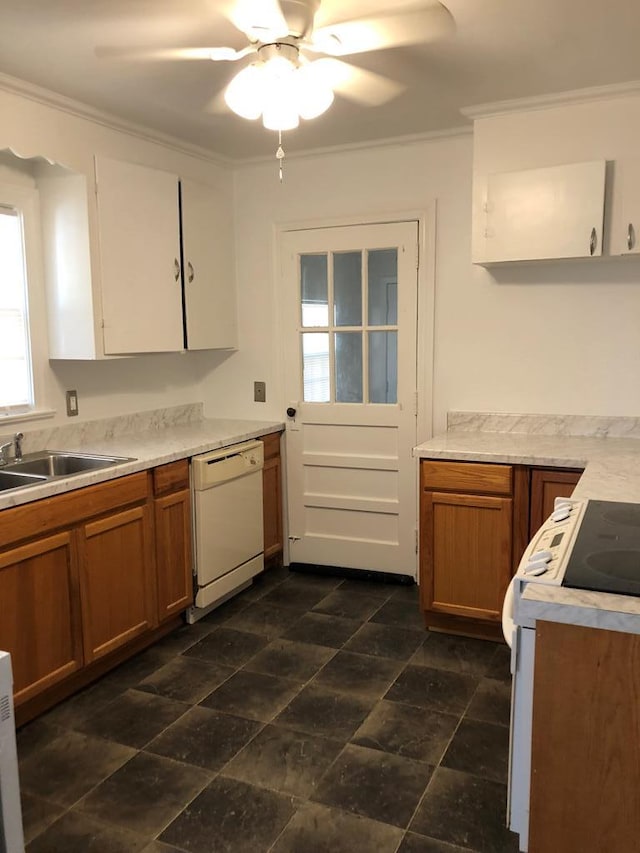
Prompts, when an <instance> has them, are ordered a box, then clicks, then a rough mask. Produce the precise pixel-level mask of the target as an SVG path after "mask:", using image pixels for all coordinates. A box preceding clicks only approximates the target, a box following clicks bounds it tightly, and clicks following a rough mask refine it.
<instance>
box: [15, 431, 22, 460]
mask: <svg viewBox="0 0 640 853" xmlns="http://www.w3.org/2000/svg"><path fill="white" fill-rule="evenodd" d="M23 438H24V434H23V433H21V432H17V433H16V434H15V435H14V436H13V447H14V450H13V456H14V459H15V460H16V462H22V439H23Z"/></svg>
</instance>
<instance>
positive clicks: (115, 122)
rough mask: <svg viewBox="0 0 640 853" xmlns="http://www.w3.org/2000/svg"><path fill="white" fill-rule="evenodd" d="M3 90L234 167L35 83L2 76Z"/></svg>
mask: <svg viewBox="0 0 640 853" xmlns="http://www.w3.org/2000/svg"><path fill="white" fill-rule="evenodd" d="M0 90H1V91H4V92H8V93H9V94H11V95H19V96H20V97H22V98H27V99H28V100H30V101H35V102H36V103H38V104H42V105H43V106H46V107H53V108H54V109H57V110H61V111H62V112H65V113H68V114H69V115H72V116H76V117H77V118H82V119H86V120H87V121H91V122H93V123H94V124H99V125H102V127H107V128H109V129H110V130H117V131H119V132H121V133H127V134H129V136H135V137H137V138H138V139H144V140H145V141H146V142H154V143H156V144H159V145H163V146H164V147H165V148H171V149H173V150H174V151H178V152H179V153H181V154H189V155H191V156H192V157H198V158H199V159H201V160H206V161H208V162H209V163H215V164H216V165H217V166H221V167H222V168H225V169H229V168H232V167H233V166H234V164H235V161H234V160H231V159H229V158H226V157H222V156H221V155H220V154H216V153H215V152H214V151H210V150H208V149H207V148H202V147H201V146H199V145H194V144H193V143H191V142H185V141H184V140H181V139H178V138H177V137H175V136H171V135H170V134H168V133H162V132H160V131H156V130H152V129H151V128H148V127H145V126H144V125H141V124H136V123H135V122H132V121H128V120H127V119H123V118H120V117H119V116H115V115H113V114H112V113H108V112H105V111H103V110H100V109H98V108H97V107H92V106H90V105H89V104H85V103H83V102H82V101H76V100H75V99H74V98H68V97H67V96H66V95H61V94H60V93H59V92H53V91H51V90H50V89H45V88H43V87H42V86H38V85H36V84H35V83H29V82H27V81H26V80H20V79H19V78H17V77H11V76H10V75H9V74H2V73H0Z"/></svg>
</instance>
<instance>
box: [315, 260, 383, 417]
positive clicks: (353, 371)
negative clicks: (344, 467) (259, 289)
mask: <svg viewBox="0 0 640 853" xmlns="http://www.w3.org/2000/svg"><path fill="white" fill-rule="evenodd" d="M300 307H301V316H300V319H301V327H300V336H301V345H302V346H301V352H302V376H303V400H304V401H305V403H329V402H335V403H378V404H379V403H382V404H395V403H397V399H398V252H397V249H371V250H364V251H362V250H357V251H347V252H331V253H329V254H321V255H301V256H300Z"/></svg>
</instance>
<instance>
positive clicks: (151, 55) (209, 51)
mask: <svg viewBox="0 0 640 853" xmlns="http://www.w3.org/2000/svg"><path fill="white" fill-rule="evenodd" d="M253 51H254V48H253V47H245V48H244V49H243V50H234V49H233V48H232V47H152V48H149V47H97V48H96V51H95V53H96V56H97V57H99V58H101V59H129V60H141V61H144V60H165V59H200V60H202V59H208V60H213V61H214V62H219V61H227V62H235V61H236V60H237V59H242V58H243V57H245V56H247V54H249V53H253Z"/></svg>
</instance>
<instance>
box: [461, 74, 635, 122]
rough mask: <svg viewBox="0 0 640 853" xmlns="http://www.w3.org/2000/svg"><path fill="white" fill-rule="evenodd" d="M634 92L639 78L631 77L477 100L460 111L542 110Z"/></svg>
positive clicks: (480, 114) (474, 115)
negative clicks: (523, 95) (546, 92)
mask: <svg viewBox="0 0 640 853" xmlns="http://www.w3.org/2000/svg"><path fill="white" fill-rule="evenodd" d="M634 95H640V80H631V81H629V82H628V83H613V84H611V85H608V86H592V87H591V88H588V89H573V90H570V91H567V92H556V93H555V94H550V95H534V96H532V97H529V98H514V99H512V100H507V101H495V102H493V103H489V104H478V105H477V106H473V107H463V108H462V109H461V110H460V112H461V113H462V115H463V116H465V117H466V118H470V119H473V120H474V121H475V120H476V119H480V118H493V117H495V116H501V115H507V114H509V113H514V112H527V111H529V110H545V109H549V108H552V107H566V106H571V105H574V104H584V103H588V102H590V101H603V100H608V99H610V98H625V97H631V96H634Z"/></svg>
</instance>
